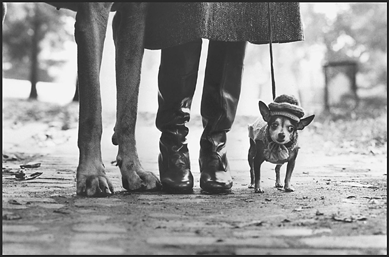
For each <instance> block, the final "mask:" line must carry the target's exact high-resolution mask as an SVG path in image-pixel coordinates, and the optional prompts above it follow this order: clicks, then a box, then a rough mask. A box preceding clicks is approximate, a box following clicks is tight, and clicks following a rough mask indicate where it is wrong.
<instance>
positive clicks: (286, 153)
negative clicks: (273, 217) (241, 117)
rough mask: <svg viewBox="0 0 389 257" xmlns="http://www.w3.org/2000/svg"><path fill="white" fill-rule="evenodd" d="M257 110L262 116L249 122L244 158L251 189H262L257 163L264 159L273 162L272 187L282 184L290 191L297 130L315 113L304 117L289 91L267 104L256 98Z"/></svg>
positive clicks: (296, 148) (302, 111)
mask: <svg viewBox="0 0 389 257" xmlns="http://www.w3.org/2000/svg"><path fill="white" fill-rule="evenodd" d="M258 105H259V111H260V113H261V115H262V117H263V120H262V119H261V118H258V119H257V120H256V121H255V122H254V124H252V125H249V127H248V129H249V137H250V149H249V152H248V162H249V165H250V177H251V183H250V185H249V188H253V187H254V192H255V193H263V192H264V191H263V189H262V188H261V185H260V179H261V165H262V163H263V162H264V161H268V162H270V163H274V164H276V167H275V172H276V183H275V187H276V188H282V187H284V190H285V192H293V191H294V189H293V188H292V187H291V185H290V179H291V177H292V172H293V169H294V166H295V162H296V158H297V154H298V150H299V146H298V144H297V139H298V134H297V131H298V130H302V129H304V128H305V127H306V126H308V125H309V124H310V123H311V122H312V120H313V119H314V117H315V115H311V116H309V117H306V118H304V119H301V118H302V117H303V116H304V110H303V109H302V108H301V107H300V106H298V101H297V99H296V98H295V97H294V96H291V95H280V96H278V97H277V98H275V99H274V102H272V103H270V104H269V107H268V106H267V105H266V104H265V103H264V102H262V101H259V103H258ZM286 162H287V163H288V164H287V168H286V176H285V185H284V186H283V185H282V184H281V181H280V169H281V166H282V165H283V164H284V163H286Z"/></svg>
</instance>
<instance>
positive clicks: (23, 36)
mask: <svg viewBox="0 0 389 257" xmlns="http://www.w3.org/2000/svg"><path fill="white" fill-rule="evenodd" d="M68 17H74V13H72V12H70V11H66V10H64V11H62V10H61V12H59V11H57V10H56V9H55V8H54V7H52V6H50V5H47V4H43V3H8V4H7V16H6V18H5V22H4V24H3V76H4V77H6V78H13V79H22V80H29V81H30V82H31V91H30V95H29V99H37V98H38V94H37V90H36V84H37V82H38V81H44V82H52V81H53V79H54V77H53V76H52V75H51V74H49V69H48V68H49V67H51V66H60V65H62V64H64V63H65V62H66V61H67V60H66V59H58V58H55V57H54V55H53V53H56V52H59V51H62V50H63V44H64V42H65V41H68V40H73V34H72V33H70V32H69V31H67V30H65V29H64V24H65V23H66V19H67V18H68ZM43 49H44V50H45V51H48V52H50V54H49V55H50V56H49V57H51V58H42V56H41V53H42V50H43ZM4 66H5V67H4Z"/></svg>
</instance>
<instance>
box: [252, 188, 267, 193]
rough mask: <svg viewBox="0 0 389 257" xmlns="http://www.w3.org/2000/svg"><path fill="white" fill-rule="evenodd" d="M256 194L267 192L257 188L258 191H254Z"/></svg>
mask: <svg viewBox="0 0 389 257" xmlns="http://www.w3.org/2000/svg"><path fill="white" fill-rule="evenodd" d="M254 193H265V191H263V189H262V188H256V189H255V190H254Z"/></svg>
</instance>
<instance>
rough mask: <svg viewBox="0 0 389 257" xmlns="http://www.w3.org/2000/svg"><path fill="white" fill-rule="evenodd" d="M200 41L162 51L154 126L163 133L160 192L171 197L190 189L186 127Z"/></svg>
mask: <svg viewBox="0 0 389 257" xmlns="http://www.w3.org/2000/svg"><path fill="white" fill-rule="evenodd" d="M201 44H202V40H201V39H198V40H195V41H192V42H189V43H186V44H182V45H179V46H174V47H170V48H166V49H162V51H161V65H160V68H159V74H158V88H159V94H158V104H159V107H158V112H157V118H156V126H157V128H158V129H159V130H160V131H161V132H162V134H161V138H160V142H159V147H160V155H159V174H160V180H161V183H162V188H163V190H165V191H169V192H172V193H186V192H191V191H192V189H193V176H192V173H191V171H190V161H189V152H188V147H187V143H186V136H187V134H188V132H189V130H188V128H187V127H186V126H185V123H186V122H188V121H189V118H190V108H191V104H192V98H193V94H194V91H195V88H196V82H197V73H198V68H199V61H200V53H201Z"/></svg>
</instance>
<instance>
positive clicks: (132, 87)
mask: <svg viewBox="0 0 389 257" xmlns="http://www.w3.org/2000/svg"><path fill="white" fill-rule="evenodd" d="M146 14H147V3H142V2H127V3H121V5H120V7H119V8H118V11H117V13H116V15H115V18H114V21H113V35H114V42H115V47H116V86H117V116H116V124H115V133H114V135H113V137H112V141H113V143H114V144H118V145H119V150H118V154H117V157H116V160H117V164H118V166H119V168H120V171H121V174H122V184H123V187H124V188H125V189H127V190H129V191H131V190H155V189H159V188H160V182H159V179H158V178H157V177H156V176H155V175H154V174H153V173H152V172H149V171H145V170H144V169H143V168H142V166H141V164H140V161H139V157H138V152H137V148H136V141H135V124H136V118H137V111H138V94H139V83H140V74H141V66H142V58H143V52H144V44H143V41H144V33H145V22H146Z"/></svg>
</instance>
